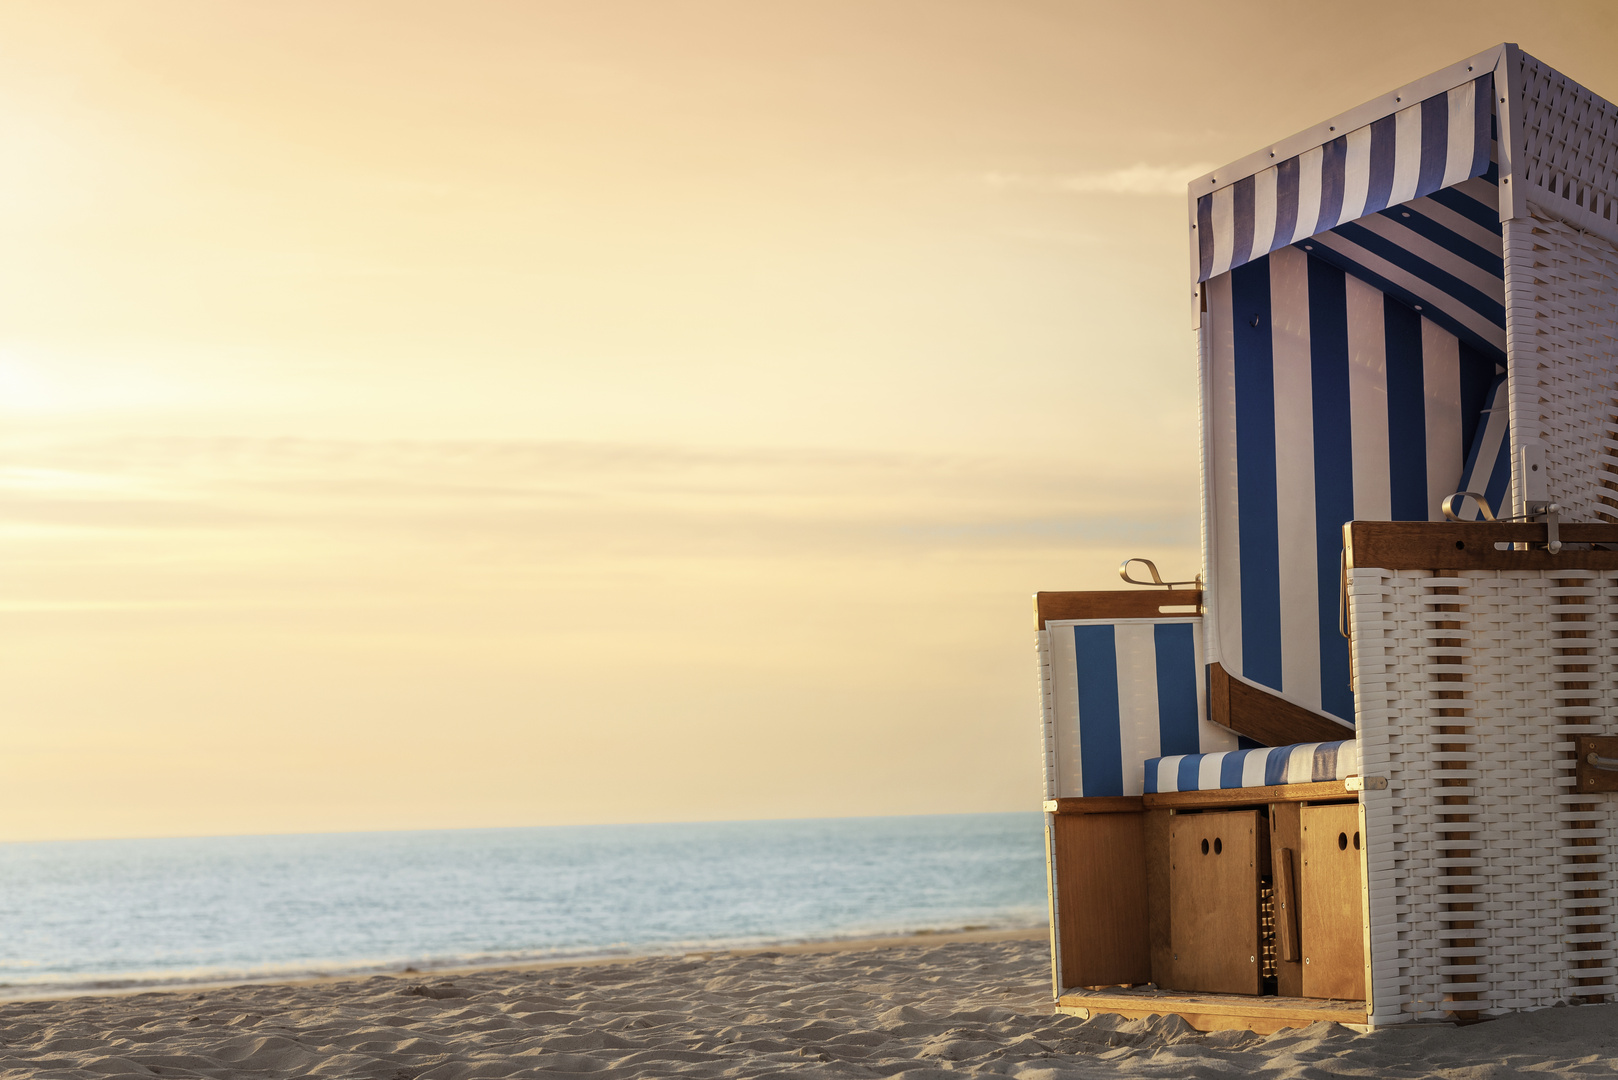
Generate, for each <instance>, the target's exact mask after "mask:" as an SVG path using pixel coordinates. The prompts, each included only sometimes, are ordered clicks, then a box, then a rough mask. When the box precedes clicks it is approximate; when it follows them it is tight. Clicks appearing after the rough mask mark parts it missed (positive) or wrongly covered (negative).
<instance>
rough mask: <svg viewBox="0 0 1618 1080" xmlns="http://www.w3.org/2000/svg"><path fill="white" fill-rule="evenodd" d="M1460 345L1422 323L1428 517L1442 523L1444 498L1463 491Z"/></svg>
mask: <svg viewBox="0 0 1618 1080" xmlns="http://www.w3.org/2000/svg"><path fill="white" fill-rule="evenodd" d="M1460 346H1461V343H1460V341H1459V340H1458V339H1457V338H1456V337H1455V335H1454V334H1451V333H1449V332H1447V331H1445V330H1441V329H1439V327H1438V326H1437V325H1436V324H1434V323H1433V322H1431V321H1430V320H1428V319H1422V320H1421V385H1422V392H1423V394H1424V395H1425V397H1426V399H1427V402H1426V406H1427V407H1426V412H1427V517H1428V519H1429V520H1431V521H1442V520H1443V518H1444V515H1443V513H1442V512H1441V511H1440V510H1439V509H1438V506H1439V504H1440V503H1441V502H1443V501H1444V497H1445V496H1446V495H1449V494H1451V493H1453V492H1456V491H1459V490H1461V489H1460V488H1458V487H1456V486H1455V485H1456V484H1459V483H1460V482H1461V470H1462V469H1463V468H1464V467H1465V466H1466V450H1467V448H1466V447H1464V446H1462V445H1461V351H1460Z"/></svg>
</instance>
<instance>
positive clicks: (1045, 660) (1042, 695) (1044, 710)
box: [1034, 630, 1056, 799]
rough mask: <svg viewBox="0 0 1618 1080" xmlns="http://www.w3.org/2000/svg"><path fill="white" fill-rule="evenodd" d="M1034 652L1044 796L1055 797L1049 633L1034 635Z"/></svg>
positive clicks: (1046, 631)
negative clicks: (1036, 666) (1037, 676)
mask: <svg viewBox="0 0 1618 1080" xmlns="http://www.w3.org/2000/svg"><path fill="white" fill-rule="evenodd" d="M1034 652H1035V655H1036V656H1037V658H1038V661H1039V746H1040V753H1041V755H1042V759H1043V760H1042V762H1041V764H1042V765H1043V769H1042V772H1043V773H1044V776H1045V798H1047V799H1054V798H1056V702H1055V699H1054V698H1053V697H1052V695H1051V635H1050V631H1048V630H1041V631H1039V632H1038V634H1037V635H1036V640H1035V642H1034Z"/></svg>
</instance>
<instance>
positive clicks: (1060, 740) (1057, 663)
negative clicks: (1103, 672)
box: [1050, 627, 1084, 799]
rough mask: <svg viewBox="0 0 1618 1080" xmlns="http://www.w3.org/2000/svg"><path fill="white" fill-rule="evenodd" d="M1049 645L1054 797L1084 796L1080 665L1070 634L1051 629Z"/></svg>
mask: <svg viewBox="0 0 1618 1080" xmlns="http://www.w3.org/2000/svg"><path fill="white" fill-rule="evenodd" d="M1050 642H1051V705H1052V710H1051V711H1052V714H1053V716H1052V719H1053V721H1054V722H1055V725H1056V797H1057V798H1059V799H1073V798H1078V797H1080V796H1082V795H1083V794H1084V775H1083V762H1084V756H1083V755H1082V754H1081V753H1080V749H1081V748H1080V746H1079V663H1078V657H1077V655H1076V650H1075V648H1074V645H1073V630H1072V628H1071V627H1065V628H1063V632H1060V633H1058V632H1055V630H1054V629H1053V631H1052V633H1051V637H1050Z"/></svg>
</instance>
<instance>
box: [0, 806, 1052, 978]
mask: <svg viewBox="0 0 1618 1080" xmlns="http://www.w3.org/2000/svg"><path fill="white" fill-rule="evenodd" d="M1041 829H1042V820H1041V815H1040V814H1038V813H1020V814H961V815H942V816H926V817H886V818H835V819H825V820H803V821H744V822H708V823H700V824H666V825H595V826H577V827H558V828H522V829H458V830H444V831H430V832H376V833H335V834H311V835H289V836H229V837H196V838H183V839H161V840H96V841H63V842H48V843H12V844H0V996H8V997H20V996H33V995H46V994H60V993H73V992H91V991H104V990H127V989H140V988H147V987H150V988H154V989H155V988H159V987H164V986H183V985H187V984H200V983H214V982H228V981H246V980H262V979H287V978H297V977H302V976H311V975H340V974H356V975H359V974H365V973H368V972H378V971H399V970H401V969H403V968H405V967H414V968H417V969H418V970H421V971H423V972H427V971H430V970H431V969H433V968H442V967H458V966H470V965H484V964H487V965H498V964H502V963H512V962H522V961H531V960H554V959H567V958H575V957H577V958H583V957H594V956H611V955H625V954H642V953H671V952H683V951H696V950H706V949H718V948H737V947H746V946H762V945H776V944H789V943H793V942H802V941H814V940H825V939H837V938H857V937H868V936H879V935H889V934H915V933H918V932H923V931H948V930H959V929H962V928H966V927H974V928H977V927H983V928H995V929H998V928H1012V927H1024V926H1034V925H1042V924H1043V923H1044V922H1045V917H1046V911H1045V861H1044V854H1043V848H1042V841H1041Z"/></svg>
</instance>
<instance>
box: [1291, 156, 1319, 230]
mask: <svg viewBox="0 0 1618 1080" xmlns="http://www.w3.org/2000/svg"><path fill="white" fill-rule="evenodd" d="M1325 153H1326V151H1325V149H1324V148H1323V147H1319V146H1317V147H1315V148H1314V149H1313V150H1305V151H1304V152H1303V153H1301V154H1299V155H1298V223H1297V226H1296V227H1295V228H1294V229H1293V230H1292V240H1293V242H1294V243H1296V242H1297V241H1299V240H1302V239H1304V238H1305V237H1309V236H1313V235H1314V234H1315V222H1316V221H1317V220H1319V218H1320V165H1321V161H1322V160H1323V159H1324V157H1325Z"/></svg>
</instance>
